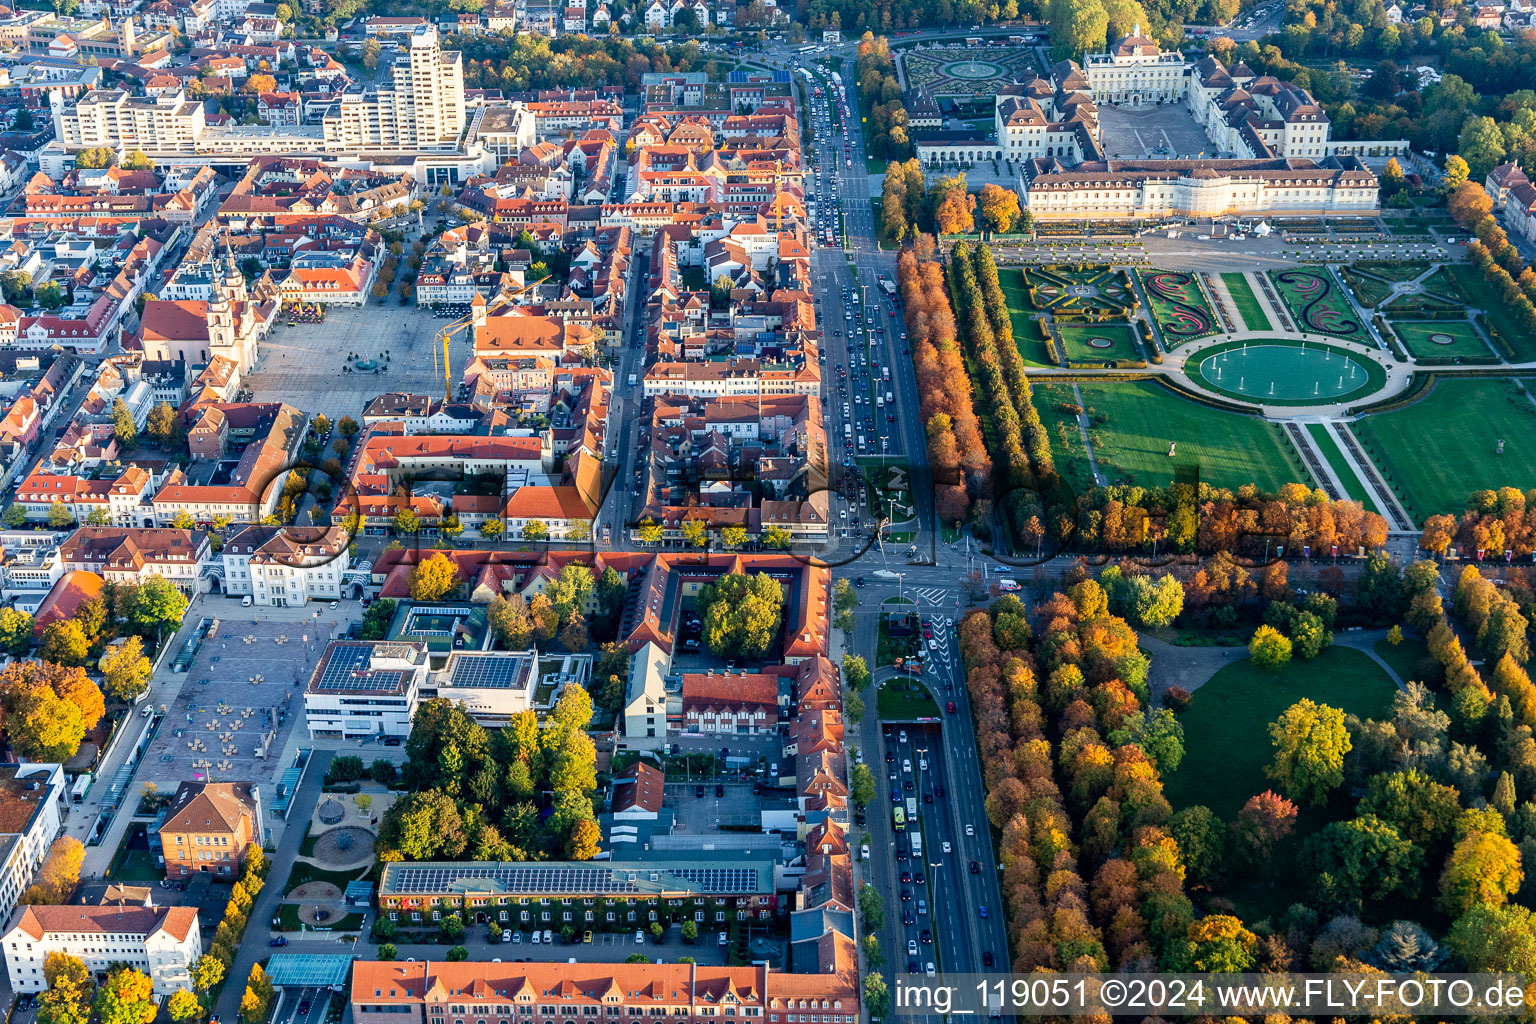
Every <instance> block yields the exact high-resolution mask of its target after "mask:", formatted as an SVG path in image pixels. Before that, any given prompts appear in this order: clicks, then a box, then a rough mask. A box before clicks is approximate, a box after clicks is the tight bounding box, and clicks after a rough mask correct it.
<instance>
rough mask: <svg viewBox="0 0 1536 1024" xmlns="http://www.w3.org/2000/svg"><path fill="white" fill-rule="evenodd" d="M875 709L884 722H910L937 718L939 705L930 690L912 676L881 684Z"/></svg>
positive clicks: (899, 677) (888, 680) (889, 680)
mask: <svg viewBox="0 0 1536 1024" xmlns="http://www.w3.org/2000/svg"><path fill="white" fill-rule="evenodd" d="M875 707H876V708H877V709H878V711H879V714H880V720H881V721H883V722H890V721H897V722H910V721H911V720H912V719H914V718H935V717H937V716H938V714H939V705H938V704H937V703H936V702H935V701H934V699H933V696H932V695H931V694H930V693H929V692H928V688H927V687H926V686H924V685H923V684H922V683H920V682H918V681H917V680H915V679H913V678H911V677H910V676H898V677H896V678H895V679H887V680H886V681H885V682H883V683H881V684H880V692H879V693H878V694H876V695H875Z"/></svg>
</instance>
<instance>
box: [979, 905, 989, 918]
mask: <svg viewBox="0 0 1536 1024" xmlns="http://www.w3.org/2000/svg"><path fill="white" fill-rule="evenodd" d="M976 913H978V914H980V915H981V916H982V917H986V916H987V905H986V904H985V903H983V904H982V905H981V906H979V907H977V908H976Z"/></svg>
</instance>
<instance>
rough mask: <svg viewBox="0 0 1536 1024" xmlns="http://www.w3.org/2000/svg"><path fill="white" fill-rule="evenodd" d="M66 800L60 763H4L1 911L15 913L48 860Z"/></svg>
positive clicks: (0, 784)
mask: <svg viewBox="0 0 1536 1024" xmlns="http://www.w3.org/2000/svg"><path fill="white" fill-rule="evenodd" d="M65 799H66V797H65V793H64V769H63V768H62V767H61V766H60V765H56V764H24V765H23V764H0V914H4V915H6V916H7V917H9V916H10V913H11V911H12V910H13V909H14V908H15V906H16V902H17V901H18V900H19V899H20V898H21V894H22V893H23V892H25V891H26V889H27V886H28V885H30V884H31V883H32V876H33V875H34V874H35V873H36V871H37V869H38V868H39V867H41V866H42V863H43V861H44V860H46V859H47V857H48V849H49V847H50V846H51V845H52V843H53V839H54V837H55V836H56V835H58V834H59V828H60V827H61V824H62V822H63V817H64V804H65Z"/></svg>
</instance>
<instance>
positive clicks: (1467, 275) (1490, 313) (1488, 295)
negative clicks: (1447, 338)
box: [1448, 263, 1536, 363]
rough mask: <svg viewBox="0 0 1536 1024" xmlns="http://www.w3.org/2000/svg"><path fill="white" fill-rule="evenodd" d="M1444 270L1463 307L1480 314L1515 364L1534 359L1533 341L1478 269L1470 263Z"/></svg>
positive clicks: (1535, 357) (1535, 352)
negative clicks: (1449, 275) (1459, 293)
mask: <svg viewBox="0 0 1536 1024" xmlns="http://www.w3.org/2000/svg"><path fill="white" fill-rule="evenodd" d="M1448 269H1449V270H1450V272H1451V277H1453V278H1454V279H1455V281H1456V285H1457V287H1459V288H1460V289H1461V293H1462V295H1464V296H1466V300H1467V305H1468V306H1472V307H1474V308H1476V309H1481V310H1482V311H1483V313H1484V315H1485V316H1487V317H1488V323H1489V324H1491V325H1492V326H1493V329H1494V330H1495V331H1497V332H1498V333H1499V337H1501V338H1503V339H1504V343H1505V344H1507V345H1508V346H1509V348H1510V351H1512V352H1514V354H1515V362H1519V363H1524V362H1529V361H1530V360H1532V359H1536V338H1531V337H1528V336H1526V333H1525V329H1524V328H1523V327H1521V326H1520V322H1519V321H1518V320H1516V319H1515V316H1514V314H1513V313H1512V312H1511V311H1510V309H1509V307H1508V306H1507V305H1505V303H1504V297H1503V296H1502V295H1500V294H1499V293H1498V292H1496V291H1494V290H1493V285H1491V284H1489V283H1488V282H1487V281H1485V280H1483V275H1482V274H1481V273H1479V272H1478V269H1477V268H1476V267H1474V266H1473V265H1472V264H1470V263H1452V264H1450V265H1449V267H1448Z"/></svg>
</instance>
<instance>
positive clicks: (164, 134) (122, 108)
mask: <svg viewBox="0 0 1536 1024" xmlns="http://www.w3.org/2000/svg"><path fill="white" fill-rule="evenodd" d="M51 99H52V103H53V123H54V132H55V134H56V137H57V139H58V141H59V142H60V143H61V144H62V145H63V146H64V147H65V148H66V149H85V148H91V147H96V146H105V147H107V148H109V149H142V150H144V151H145V152H146V153H192V152H195V151H196V148H197V140H198V137H199V136H201V135H202V133H203V129H204V128H206V127H207V123H206V121H205V120H204V118H203V105H202V104H201V103H198V102H196V101H194V100H189V99H187V97H186V94H185V93H184V92H181V91H180V90H178V91H176V92H174V93H166V94H163V95H160V96H132V95H130V94H129V93H128V92H127V91H126V90H123V89H92V90H91V91H90V92H88V93H86V94H85V95H84V96H82V97H80V99H79V101H78V102H76V103H74V104H73V105H71V104H68V103H66V102H65V101H64V99H63V97H61V96H54V97H51Z"/></svg>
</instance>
